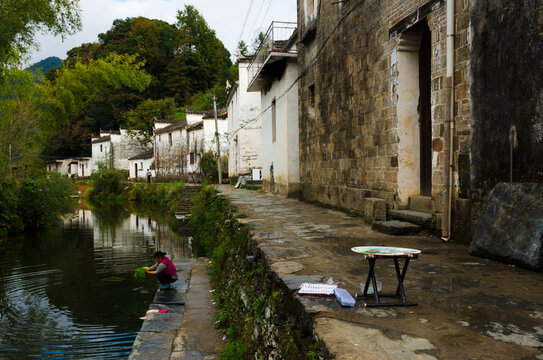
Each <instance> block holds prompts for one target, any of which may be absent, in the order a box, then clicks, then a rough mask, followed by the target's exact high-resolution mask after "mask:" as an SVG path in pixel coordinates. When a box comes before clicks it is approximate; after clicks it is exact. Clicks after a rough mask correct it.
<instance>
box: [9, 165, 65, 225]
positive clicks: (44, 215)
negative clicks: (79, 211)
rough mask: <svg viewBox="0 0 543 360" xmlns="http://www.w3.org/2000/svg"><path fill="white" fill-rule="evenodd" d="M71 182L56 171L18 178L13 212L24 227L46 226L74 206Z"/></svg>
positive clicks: (56, 220) (55, 221) (52, 223)
mask: <svg viewBox="0 0 543 360" xmlns="http://www.w3.org/2000/svg"><path fill="white" fill-rule="evenodd" d="M74 191H75V186H74V184H73V183H72V181H70V179H68V178H66V177H64V176H61V175H60V174H59V173H54V172H53V173H49V174H47V176H43V177H38V178H31V179H26V180H24V181H22V183H21V185H20V189H19V196H18V205H17V213H18V215H19V216H20V218H21V219H22V223H23V224H24V227H25V228H26V229H28V228H43V227H50V226H52V225H54V224H56V223H57V222H58V219H59V218H60V216H62V215H66V214H69V213H71V212H73V211H74V209H75V201H74V199H72V198H71V197H70V195H72V194H73V193H74Z"/></svg>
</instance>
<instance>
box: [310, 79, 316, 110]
mask: <svg viewBox="0 0 543 360" xmlns="http://www.w3.org/2000/svg"><path fill="white" fill-rule="evenodd" d="M309 105H311V107H313V108H314V107H315V84H311V85H309Z"/></svg>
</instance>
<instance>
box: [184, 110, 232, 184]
mask: <svg viewBox="0 0 543 360" xmlns="http://www.w3.org/2000/svg"><path fill="white" fill-rule="evenodd" d="M189 115H190V121H189ZM227 116H228V110H227V109H226V108H221V109H218V110H217V126H218V132H219V142H220V149H221V157H223V158H224V157H225V156H227V150H228V145H227V137H226V136H227V135H226V133H227V131H228V120H227ZM198 119H200V120H199V121H198ZM186 131H187V145H188V151H187V152H188V154H187V173H188V174H199V173H200V159H201V158H202V156H203V154H204V153H206V152H208V151H211V152H213V153H214V154H215V155H216V153H217V141H216V137H215V113H214V111H213V110H211V111H201V112H195V111H190V110H188V111H187V130H186Z"/></svg>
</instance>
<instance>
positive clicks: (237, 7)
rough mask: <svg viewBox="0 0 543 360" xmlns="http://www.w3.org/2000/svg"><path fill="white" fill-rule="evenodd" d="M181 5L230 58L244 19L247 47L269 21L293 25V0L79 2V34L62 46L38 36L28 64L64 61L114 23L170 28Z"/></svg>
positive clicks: (294, 3) (92, 0)
mask: <svg viewBox="0 0 543 360" xmlns="http://www.w3.org/2000/svg"><path fill="white" fill-rule="evenodd" d="M185 4H190V5H194V6H195V7H196V8H197V9H198V11H200V13H201V14H202V15H203V16H204V18H205V19H206V21H207V23H208V25H209V26H210V27H211V28H212V29H214V30H215V31H216V32H217V37H218V38H219V39H220V40H221V41H222V42H223V43H224V45H225V46H226V48H227V49H228V50H229V51H230V53H231V54H234V51H235V49H236V46H237V42H238V40H239V38H240V34H241V31H242V28H243V26H244V23H245V19H247V21H246V23H245V28H244V30H243V36H242V39H243V40H245V42H247V43H250V41H251V40H252V39H253V38H254V37H255V34H257V33H258V32H259V31H261V30H262V31H265V30H266V29H267V28H268V26H269V25H270V23H271V21H273V20H276V21H296V0H193V1H182V0H124V1H123V0H81V2H80V5H81V15H82V20H83V30H82V31H80V32H79V33H77V34H76V35H74V36H70V37H68V38H67V39H66V40H64V42H63V41H62V40H61V39H60V38H55V37H52V36H48V35H38V36H37V38H36V40H37V42H38V43H39V46H40V50H39V51H35V52H33V53H32V54H31V58H30V63H35V62H37V61H40V60H42V59H45V58H46V57H49V56H58V57H59V58H61V59H65V58H66V52H67V51H68V50H70V49H71V48H73V47H76V46H79V45H81V44H83V43H89V42H95V41H97V39H98V34H99V33H104V32H106V31H107V30H109V29H110V28H111V25H112V22H113V20H115V19H119V18H121V19H124V18H127V17H137V16H144V17H147V18H150V19H160V20H164V21H166V22H168V23H170V24H173V23H174V22H175V21H176V19H175V16H176V14H177V10H180V9H183V8H184V7H185ZM249 9H250V11H249ZM248 13H249V16H248V17H247V16H246V15H247V14H248Z"/></svg>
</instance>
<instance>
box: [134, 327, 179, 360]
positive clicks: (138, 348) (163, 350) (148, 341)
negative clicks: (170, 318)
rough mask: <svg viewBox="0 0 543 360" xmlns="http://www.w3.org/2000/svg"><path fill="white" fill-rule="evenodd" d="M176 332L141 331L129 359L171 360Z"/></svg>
mask: <svg viewBox="0 0 543 360" xmlns="http://www.w3.org/2000/svg"><path fill="white" fill-rule="evenodd" d="M174 338H175V332H173V331H172V332H162V333H155V332H144V331H140V332H139V333H138V336H137V337H136V340H135V341H134V345H133V346H132V353H131V354H130V356H129V357H128V359H130V360H146V359H157V360H162V359H164V360H167V359H169V358H170V353H171V349H172V344H173V340H174Z"/></svg>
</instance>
